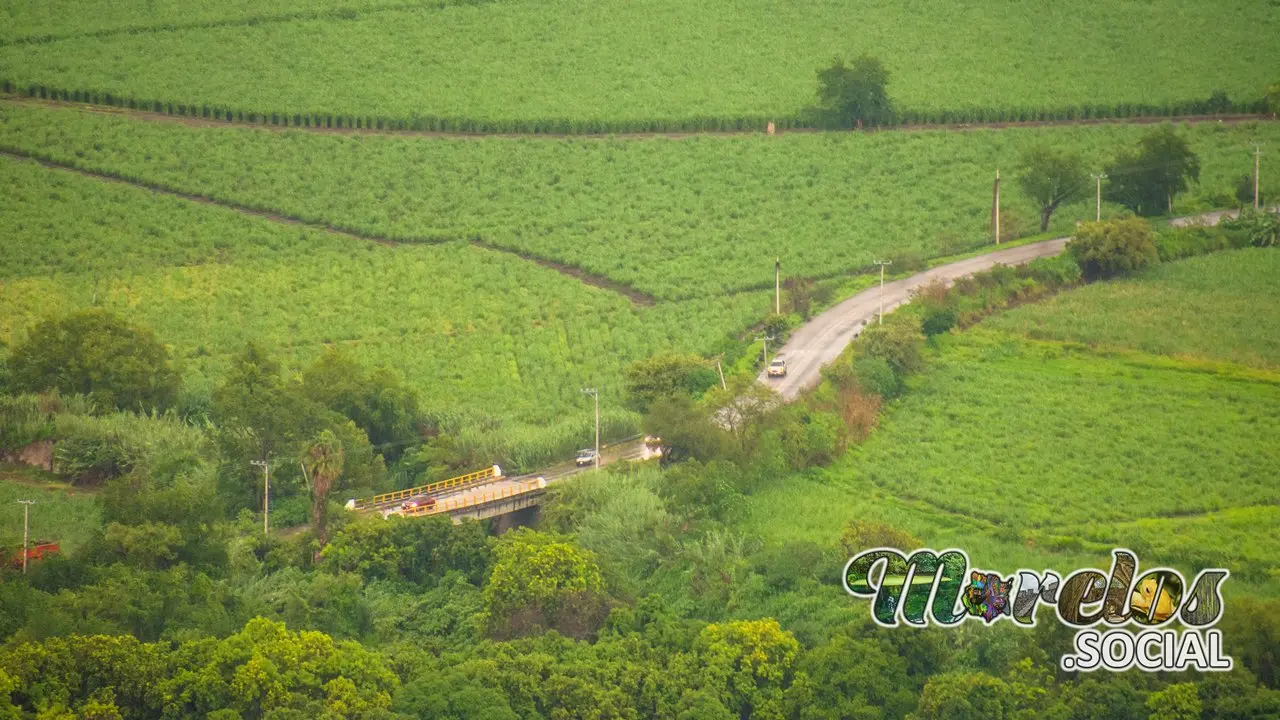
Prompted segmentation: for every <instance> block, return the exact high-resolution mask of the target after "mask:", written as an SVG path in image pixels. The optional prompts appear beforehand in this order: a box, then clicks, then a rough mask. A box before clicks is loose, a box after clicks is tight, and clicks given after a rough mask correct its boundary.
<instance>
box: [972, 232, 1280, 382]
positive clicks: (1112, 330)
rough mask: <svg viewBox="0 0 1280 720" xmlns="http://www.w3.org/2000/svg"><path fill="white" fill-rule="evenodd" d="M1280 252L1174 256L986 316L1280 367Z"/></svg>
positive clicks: (1012, 325)
mask: <svg viewBox="0 0 1280 720" xmlns="http://www.w3.org/2000/svg"><path fill="white" fill-rule="evenodd" d="M1277 280H1280V253H1276V252H1274V251H1272V250H1269V249H1249V250H1242V251H1240V252H1233V253H1219V254H1216V255H1210V256H1207V257H1201V258H1194V259H1191V260H1185V261H1182V262H1176V263H1166V264H1163V265H1161V266H1159V267H1157V268H1155V269H1154V270H1152V271H1150V272H1147V273H1145V274H1144V275H1142V276H1140V277H1136V278H1132V279H1127V280H1120V281H1117V282H1109V283H1098V284H1094V285H1090V286H1088V287H1085V288H1082V289H1080V290H1077V291H1075V292H1070V293H1063V294H1062V295H1058V296H1057V297H1054V298H1052V299H1050V300H1046V301H1045V302H1042V303H1036V304H1032V305H1026V306H1023V307H1020V308H1018V309H1016V310H1013V311H1011V312H1008V313H1005V314H1003V315H1000V316H997V317H994V318H992V319H991V320H989V321H987V322H986V323H985V324H986V325H988V326H989V327H993V328H998V329H1001V330H1006V331H1010V332H1015V333H1019V334H1022V335H1026V336H1027V337H1030V338H1035V339H1046V340H1068V341H1072V342H1082V343H1088V344H1090V345H1101V346H1120V347H1128V348H1134V349H1136V350H1141V351H1143V352H1148V353H1157V354H1162V355H1173V356H1194V357H1201V358H1207V359H1212V360H1222V361H1227V362H1232V363H1239V364H1244V365H1251V366H1254V367H1260V368H1269V369H1272V370H1274V369H1276V368H1280V313H1277V312H1275V308H1276V306H1277V304H1280V282H1277Z"/></svg>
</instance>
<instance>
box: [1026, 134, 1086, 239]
mask: <svg viewBox="0 0 1280 720" xmlns="http://www.w3.org/2000/svg"><path fill="white" fill-rule="evenodd" d="M1019 164H1020V166H1021V171H1020V172H1019V173H1018V185H1019V186H1020V187H1021V188H1022V192H1024V193H1026V194H1027V197H1030V198H1031V199H1032V200H1035V201H1036V203H1037V204H1038V205H1039V206H1040V232H1045V231H1046V230H1048V229H1049V221H1050V220H1051V219H1052V218H1053V214H1054V213H1055V212H1057V211H1058V208H1059V207H1061V206H1063V205H1066V204H1069V203H1073V202H1075V201H1077V200H1079V199H1081V198H1083V197H1084V196H1085V194H1086V193H1087V192H1088V190H1089V176H1088V175H1087V174H1086V173H1085V171H1084V164H1083V162H1082V161H1081V160H1080V156H1079V155H1075V154H1069V153H1062V152H1057V151H1055V150H1052V149H1050V148H1046V147H1038V148H1034V149H1032V150H1028V151H1027V152H1025V153H1023V155H1022V160H1021V162H1020V163H1019Z"/></svg>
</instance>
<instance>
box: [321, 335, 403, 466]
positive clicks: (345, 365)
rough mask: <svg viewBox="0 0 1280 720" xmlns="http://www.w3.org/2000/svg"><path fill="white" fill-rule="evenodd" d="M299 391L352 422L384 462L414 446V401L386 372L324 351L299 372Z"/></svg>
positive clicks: (393, 376)
mask: <svg viewBox="0 0 1280 720" xmlns="http://www.w3.org/2000/svg"><path fill="white" fill-rule="evenodd" d="M302 390H303V394H305V395H306V396H307V397H308V398H310V399H311V400H313V401H314V402H316V403H319V404H320V405H322V406H324V407H326V408H328V409H329V410H332V411H334V412H336V413H339V414H341V415H343V416H344V417H346V418H347V419H348V420H350V421H352V422H354V423H355V424H356V426H357V427H359V428H360V429H361V430H363V431H364V432H365V434H366V435H368V436H369V442H370V443H372V444H373V445H374V446H375V447H376V448H377V449H378V451H379V452H380V453H382V455H383V456H384V457H386V458H387V459H388V460H389V461H390V460H395V459H397V458H398V457H399V456H400V454H401V453H402V452H403V449H404V448H405V447H406V446H407V445H409V444H413V443H416V442H417V441H418V440H419V439H420V438H419V432H418V414H419V411H418V396H417V395H416V394H415V393H414V391H413V390H412V389H410V388H407V387H405V386H404V384H403V383H402V382H401V381H400V379H399V378H398V377H396V376H395V375H394V374H392V373H391V372H390V371H389V370H386V369H385V368H378V369H376V370H374V371H373V372H368V371H367V370H365V368H364V366H363V365H361V364H360V363H359V362H357V361H356V360H355V359H354V358H352V357H351V356H349V355H347V354H346V353H343V352H341V351H339V350H332V349H331V350H328V351H326V352H325V354H324V355H321V356H320V357H319V358H317V359H316V361H315V362H313V363H311V365H310V366H308V367H307V369H306V370H304V371H303V373H302Z"/></svg>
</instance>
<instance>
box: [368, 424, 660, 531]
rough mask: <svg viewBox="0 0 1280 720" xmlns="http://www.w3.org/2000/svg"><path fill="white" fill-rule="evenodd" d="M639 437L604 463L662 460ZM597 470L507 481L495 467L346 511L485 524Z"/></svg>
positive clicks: (556, 469) (605, 455) (562, 469)
mask: <svg viewBox="0 0 1280 720" xmlns="http://www.w3.org/2000/svg"><path fill="white" fill-rule="evenodd" d="M658 453H659V451H658V450H656V449H653V448H650V447H649V446H648V445H647V444H645V442H644V440H643V439H641V438H630V439H628V440H625V441H623V442H621V443H618V444H615V445H613V446H604V447H601V448H600V465H601V467H603V466H604V465H607V464H610V463H613V462H618V461H622V460H627V461H637V460H647V459H649V458H655V457H658ZM591 469H593V468H592V467H582V468H580V467H577V466H576V465H575V464H574V463H573V461H568V462H564V463H560V464H558V465H554V466H552V467H550V468H547V469H545V470H543V471H542V472H541V473H538V474H532V475H521V476H518V477H505V476H504V475H503V474H502V468H501V467H499V466H497V465H492V466H490V467H487V468H485V469H483V470H477V471H476V472H472V473H467V474H466V475H459V476H458V477H454V478H449V479H448V480H441V481H440V482H435V483H430V484H427V485H421V486H419V487H414V488H408V489H405V490H397V491H395V492H390V493H384V494H382V495H374V496H373V497H370V498H364V499H354V498H353V499H351V500H348V501H347V505H346V507H347V509H348V510H351V511H354V512H364V513H370V512H376V513H378V514H380V515H381V516H382V517H384V518H387V517H391V516H392V515H402V516H404V517H431V516H435V515H448V516H449V517H451V518H452V519H453V521H454V522H462V520H464V519H466V518H473V519H476V520H482V519H485V518H492V517H497V516H499V515H506V514H508V513H513V512H517V511H519V510H524V509H526V508H530V507H533V506H535V505H538V504H539V503H541V501H542V496H543V495H545V494H546V492H547V487H548V486H549V485H550V484H551V483H554V482H558V481H560V480H563V479H565V478H567V477H571V476H573V475H576V474H578V473H580V472H585V471H587V470H591Z"/></svg>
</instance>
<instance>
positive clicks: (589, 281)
mask: <svg viewBox="0 0 1280 720" xmlns="http://www.w3.org/2000/svg"><path fill="white" fill-rule="evenodd" d="M0 157H8V158H11V159H14V160H26V161H30V162H34V163H36V164H39V165H42V166H44V167H46V168H49V169H52V170H60V171H63V172H69V173H75V174H77V175H80V176H82V177H87V178H90V179H93V180H99V181H103V182H111V183H117V184H120V185H128V186H130V187H135V188H138V189H142V190H149V191H151V192H153V193H156V194H158V195H167V196H169V197H176V198H178V199H180V200H186V201H188V202H194V203H199V204H201V205H211V206H213V207H219V208H222V209H224V210H230V211H232V212H237V213H240V214H242V215H249V216H252V217H256V218H260V219H262V220H266V221H268V222H274V223H277V224H281V225H297V226H300V227H306V228H310V229H312V230H320V231H324V232H328V233H332V234H334V235H340V236H342V237H345V238H349V239H352V240H359V241H362V242H372V243H377V244H379V245H384V246H386V247H396V246H398V245H446V244H449V243H463V242H467V241H466V240H465V239H463V238H451V237H441V238H419V239H412V240H393V239H390V238H386V237H382V236H378V235H370V234H368V233H363V232H360V231H358V230H351V229H349V228H344V227H340V226H336V225H330V224H328V223H324V222H319V221H315V220H308V219H306V218H301V217H296V216H292V215H286V214H283V213H280V212H278V211H274V210H269V209H263V208H255V207H251V206H248V205H242V204H240V203H235V202H231V201H227V200H220V199H218V198H214V197H210V196H208V195H199V194H196V193H189V192H184V191H182V190H175V189H173V188H170V187H166V186H164V185H160V184H157V183H152V182H147V181H145V180H138V179H134V178H130V177H126V176H123V175H117V174H115V173H110V172H104V171H99V170H89V169H85V168H81V167H76V166H75V165H71V164H69V163H64V162H61V161H58V160H54V159H52V158H50V157H47V156H45V155H42V154H38V153H32V152H28V151H26V150H20V149H18V148H14V147H10V146H8V145H3V144H0ZM469 244H471V245H472V246H474V247H479V248H482V249H485V250H489V251H491V252H496V253H502V254H504V255H510V256H512V257H515V258H518V259H520V260H523V261H525V262H528V263H533V264H535V265H538V266H540V267H545V268H547V269H550V270H554V271H556V272H558V273H560V274H561V275H564V276H565V277H569V278H573V279H574V280H576V281H578V282H580V283H582V284H584V285H589V286H591V287H594V288H597V289H600V290H606V291H609V292H612V293H615V294H618V295H621V296H623V297H624V298H626V299H627V300H628V301H629V302H630V303H631V304H632V305H641V306H651V305H655V304H656V303H657V298H655V297H653V296H652V295H649V294H648V293H645V292H643V291H640V290H637V289H635V288H633V287H630V286H628V285H624V284H622V283H619V282H617V281H615V280H611V279H609V278H607V277H604V276H602V275H596V274H595V273H591V272H588V271H587V270H583V269H581V268H578V267H575V266H572V265H568V264H565V263H561V262H557V261H555V260H551V259H548V258H543V257H539V256H536V255H531V254H529V253H525V252H520V251H515V250H510V249H507V248H504V247H502V246H499V245H492V244H489V243H486V242H484V241H482V240H479V239H472V240H470V241H469Z"/></svg>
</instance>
